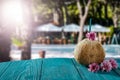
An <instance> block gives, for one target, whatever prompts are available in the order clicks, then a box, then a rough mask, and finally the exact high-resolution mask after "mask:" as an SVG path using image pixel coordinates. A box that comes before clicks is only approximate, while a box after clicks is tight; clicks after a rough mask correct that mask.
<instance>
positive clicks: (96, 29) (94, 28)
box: [84, 24, 110, 32]
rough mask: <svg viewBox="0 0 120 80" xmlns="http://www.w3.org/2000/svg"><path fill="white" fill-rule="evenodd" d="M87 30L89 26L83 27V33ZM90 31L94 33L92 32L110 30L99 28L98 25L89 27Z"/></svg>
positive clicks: (108, 30)
mask: <svg viewBox="0 0 120 80" xmlns="http://www.w3.org/2000/svg"><path fill="white" fill-rule="evenodd" d="M88 28H89V25H88V26H84V31H86V30H88ZM91 31H94V32H110V29H109V28H106V27H104V26H101V25H99V24H95V25H92V26H91Z"/></svg>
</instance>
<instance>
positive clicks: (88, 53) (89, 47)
mask: <svg viewBox="0 0 120 80" xmlns="http://www.w3.org/2000/svg"><path fill="white" fill-rule="evenodd" d="M74 57H75V59H76V60H77V61H78V62H79V63H81V64H84V65H89V64H91V63H98V64H99V63H101V62H102V61H103V60H104V58H105V51H104V49H103V47H102V45H101V43H99V42H98V41H96V40H94V41H92V40H89V39H84V40H82V41H81V42H79V43H78V44H77V46H76V48H75V50H74Z"/></svg>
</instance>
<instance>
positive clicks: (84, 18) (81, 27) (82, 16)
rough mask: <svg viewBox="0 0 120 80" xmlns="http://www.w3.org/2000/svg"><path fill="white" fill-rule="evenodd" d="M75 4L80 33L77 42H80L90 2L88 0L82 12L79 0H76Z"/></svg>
mask: <svg viewBox="0 0 120 80" xmlns="http://www.w3.org/2000/svg"><path fill="white" fill-rule="evenodd" d="M76 3H77V7H78V10H79V18H80V32H79V35H78V42H80V41H81V40H82V38H83V31H84V24H85V20H86V18H87V15H88V11H89V6H90V4H91V0H88V2H87V4H86V5H85V7H84V10H82V6H81V3H80V1H79V0H76ZM83 11H84V12H83Z"/></svg>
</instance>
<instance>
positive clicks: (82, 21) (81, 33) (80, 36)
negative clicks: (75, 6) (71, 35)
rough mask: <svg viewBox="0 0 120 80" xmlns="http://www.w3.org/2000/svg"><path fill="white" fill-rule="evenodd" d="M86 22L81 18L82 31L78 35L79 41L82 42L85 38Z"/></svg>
mask: <svg viewBox="0 0 120 80" xmlns="http://www.w3.org/2000/svg"><path fill="white" fill-rule="evenodd" d="M84 24H85V19H84V18H81V20H80V32H79V35H78V42H80V41H81V40H82V39H83V32H84Z"/></svg>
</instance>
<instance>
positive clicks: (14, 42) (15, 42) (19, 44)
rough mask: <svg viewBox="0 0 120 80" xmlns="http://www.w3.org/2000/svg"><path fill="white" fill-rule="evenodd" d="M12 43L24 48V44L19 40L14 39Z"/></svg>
mask: <svg viewBox="0 0 120 80" xmlns="http://www.w3.org/2000/svg"><path fill="white" fill-rule="evenodd" d="M12 43H13V44H14V45H16V46H22V45H23V42H22V41H20V40H18V39H17V38H12Z"/></svg>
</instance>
